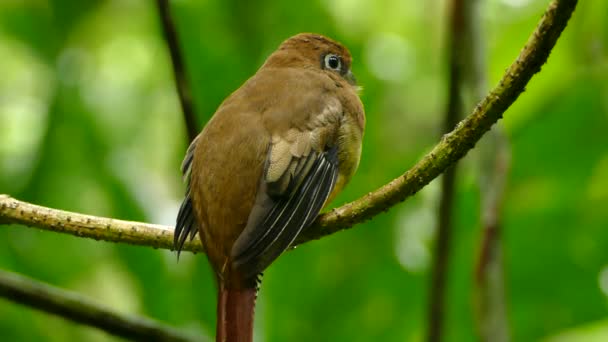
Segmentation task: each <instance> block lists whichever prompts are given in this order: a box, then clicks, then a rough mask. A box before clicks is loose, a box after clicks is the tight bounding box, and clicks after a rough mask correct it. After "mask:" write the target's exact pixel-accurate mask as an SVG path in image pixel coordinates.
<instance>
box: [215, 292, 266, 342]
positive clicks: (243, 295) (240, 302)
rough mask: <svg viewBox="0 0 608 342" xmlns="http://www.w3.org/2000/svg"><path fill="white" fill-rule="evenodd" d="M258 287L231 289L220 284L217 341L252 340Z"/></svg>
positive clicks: (247, 341)
mask: <svg viewBox="0 0 608 342" xmlns="http://www.w3.org/2000/svg"><path fill="white" fill-rule="evenodd" d="M256 295H257V288H256V287H252V288H242V289H229V288H226V287H224V286H223V285H221V284H220V287H219V294H218V298H217V328H216V329H217V330H216V342H252V341H253V314H254V308H255V299H256Z"/></svg>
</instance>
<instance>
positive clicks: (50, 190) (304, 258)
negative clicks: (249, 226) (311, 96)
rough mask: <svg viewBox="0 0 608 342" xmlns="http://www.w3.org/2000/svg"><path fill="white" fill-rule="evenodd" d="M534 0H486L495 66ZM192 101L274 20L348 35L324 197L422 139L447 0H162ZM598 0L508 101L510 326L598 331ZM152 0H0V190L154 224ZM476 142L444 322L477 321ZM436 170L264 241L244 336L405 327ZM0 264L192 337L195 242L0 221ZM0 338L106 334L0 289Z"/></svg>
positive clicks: (239, 76) (281, 32)
mask: <svg viewBox="0 0 608 342" xmlns="http://www.w3.org/2000/svg"><path fill="white" fill-rule="evenodd" d="M547 4H548V1H547V0H487V1H484V4H483V7H482V20H483V23H482V27H483V31H482V37H483V40H484V42H483V44H484V46H485V48H486V51H487V58H488V59H487V65H488V70H487V71H488V78H489V83H490V84H495V83H496V82H497V80H498V79H499V77H500V76H501V74H502V72H503V71H504V70H505V68H506V67H507V66H508V65H509V64H510V62H511V61H512V60H513V59H514V58H515V56H516V55H517V53H518V52H519V49H520V48H521V47H522V46H523V44H524V42H525V41H526V39H527V37H528V35H529V34H530V32H531V31H532V29H533V28H534V26H535V24H536V22H537V20H538V19H539V18H540V15H541V14H542V12H543V11H544V8H545V7H546V5H547ZM172 10H173V15H174V20H175V22H176V25H177V28H178V31H179V33H180V39H181V43H182V46H183V50H184V53H185V57H186V65H187V69H188V71H189V77H190V79H191V81H192V88H193V95H194V100H195V105H196V108H197V113H198V115H199V117H198V120H199V123H200V125H201V127H202V125H203V123H204V122H205V121H206V120H207V119H208V118H209V117H210V115H211V114H212V113H213V111H214V109H215V108H216V107H217V106H218V105H219V103H220V102H221V101H222V99H223V98H224V97H226V96H227V95H228V94H229V93H230V92H231V91H232V90H234V89H236V88H237V87H238V86H239V85H240V84H241V83H242V82H243V81H244V80H245V79H247V77H249V76H250V75H252V74H253V73H254V72H255V71H256V69H257V68H258V67H259V66H260V65H261V63H262V62H263V61H264V59H265V57H266V56H267V55H268V54H269V53H270V52H271V51H273V50H274V49H275V48H276V47H277V46H278V44H279V43H280V42H281V41H282V40H284V39H285V38H287V37H289V36H291V35H293V34H295V33H298V32H305V31H309V32H319V33H323V34H326V35H328V36H331V37H333V38H335V39H337V40H340V41H342V42H343V43H345V44H346V45H347V46H348V47H349V48H350V49H351V51H352V53H353V55H354V58H355V63H354V67H353V68H354V72H355V74H356V75H357V78H358V80H359V81H360V83H361V84H362V85H363V86H364V87H365V90H364V92H363V95H362V97H363V102H364V103H365V106H366V111H367V120H368V121H367V131H366V135H365V146H364V150H363V159H362V163H361V166H360V169H359V172H358V174H357V175H356V176H355V177H354V179H353V181H352V183H351V184H350V186H349V187H348V188H347V189H346V190H345V192H344V193H343V194H342V195H341V196H340V197H339V198H338V199H337V200H336V202H335V204H336V205H338V204H340V203H344V202H346V201H349V200H353V199H355V198H357V197H358V196H361V195H363V194H365V193H367V192H369V191H371V190H373V189H375V188H377V187H378V186H380V185H382V184H384V183H386V182H388V181H390V180H391V179H393V178H394V177H396V176H398V175H400V174H401V173H402V172H404V171H405V170H406V169H408V168H409V167H410V166H412V165H413V164H414V163H415V162H416V161H417V160H418V159H419V158H420V157H421V156H422V155H423V154H424V153H425V152H426V151H428V150H429V149H430V148H431V147H432V146H433V144H434V143H435V142H436V141H437V140H438V137H439V136H440V129H441V123H442V118H443V111H444V107H445V100H446V93H447V92H446V78H447V77H446V70H447V66H446V63H445V61H446V58H445V57H446V56H445V51H444V47H445V46H446V42H445V39H446V37H447V34H446V25H447V16H446V14H447V6H446V3H445V1H437V0H434V1H414V0H410V1H397V0H381V1H373V2H372V1H363V0H336V1H330V0H318V1H308V2H300V3H295V2H284V1H276V0H264V1H258V2H255V3H254V2H241V1H236V0H231V1H219V0H206V1H195V0H179V1H174V2H173V4H172ZM607 18H608V2H607V1H604V0H587V1H581V3H580V4H579V6H578V8H577V10H576V12H575V14H574V17H573V19H572V20H571V22H570V24H569V25H568V27H567V29H566V31H565V33H564V34H563V35H562V38H561V39H560V40H559V41H558V44H557V47H556V48H555V49H554V51H553V53H552V55H551V57H550V59H549V63H548V65H546V66H544V67H543V70H542V71H541V73H540V74H539V75H537V76H536V77H535V78H534V79H533V80H532V82H531V83H530V84H529V86H528V87H527V90H526V92H525V93H524V94H523V95H522V96H521V97H520V99H519V100H517V102H516V103H515V104H514V105H513V106H512V107H511V108H510V109H509V110H508V111H507V112H506V114H505V117H504V120H502V121H501V124H502V125H504V128H505V131H506V133H507V135H508V137H509V138H510V140H511V142H512V154H513V156H512V167H511V172H510V175H509V179H508V187H507V192H506V198H505V205H504V216H503V222H504V252H505V272H506V284H505V286H506V288H507V304H508V317H509V320H510V328H511V334H512V337H513V340H514V341H536V340H541V341H593V338H595V339H596V340H597V341H606V340H608V20H607ZM186 140H187V139H186V137H185V129H184V124H183V119H182V116H181V112H180V108H179V103H178V100H177V97H176V93H175V89H174V84H173V78H172V73H171V68H170V60H169V57H168V53H167V49H166V45H165V42H164V40H163V38H162V34H161V30H160V27H159V18H158V14H157V11H156V8H155V6H154V2H153V1H147V0H113V1H70V0H52V1H44V0H21V1H20V0H4V1H2V2H0V193H7V194H10V195H11V196H14V197H16V198H18V199H21V200H25V201H30V202H33V203H36V204H41V205H45V206H50V207H55V208H61V209H65V210H71V211H77V212H83V213H88V214H93V215H100V216H108V217H115V218H121V219H128V220H141V221H147V222H153V223H161V224H172V223H173V222H174V218H175V216H176V213H177V209H178V206H179V203H180V200H181V196H182V194H183V191H184V185H183V184H182V182H181V177H180V173H179V165H180V162H181V158H182V156H183V154H184V152H185V149H186V147H187V141H186ZM474 164H475V152H473V153H472V154H470V155H469V156H467V158H465V160H464V163H463V164H462V168H461V170H462V171H461V172H460V174H459V178H458V182H457V183H458V186H457V198H456V200H457V205H456V207H457V208H456V217H455V222H456V226H455V229H454V238H453V249H452V256H451V258H450V262H449V266H450V278H449V283H448V292H447V296H448V297H447V305H446V309H445V310H446V311H445V313H446V317H447V318H446V319H447V321H446V327H445V329H446V330H445V336H446V338H447V341H470V340H476V338H477V337H476V336H477V335H476V332H475V316H474V310H473V306H474V303H473V302H474V300H473V299H474V291H475V287H474V286H473V273H474V267H475V260H476V257H477V254H478V253H479V244H480V239H481V233H480V224H479V191H478V186H477V181H476V179H477V178H476V167H475V166H474ZM438 188H439V187H438V183H437V182H433V183H431V185H429V186H428V187H426V188H425V190H423V191H422V192H421V193H419V194H417V195H416V196H415V197H413V198H410V199H408V200H407V201H406V202H405V203H403V204H400V205H398V206H396V207H394V208H393V209H392V210H391V211H390V212H389V213H386V214H382V215H379V216H377V217H376V218H374V219H373V220H372V221H370V222H367V223H365V224H361V225H358V226H357V227H355V228H354V229H351V230H348V231H345V232H341V233H338V234H335V235H333V236H330V237H327V238H324V239H322V240H321V241H317V242H312V243H309V244H306V245H304V246H302V247H300V248H298V249H297V250H296V251H294V252H290V253H287V254H285V255H284V256H282V257H281V258H280V259H279V260H278V261H277V262H276V263H275V264H274V265H273V266H272V267H270V269H269V270H268V271H267V272H266V275H265V277H264V283H263V288H262V291H261V293H260V296H259V300H258V308H257V317H256V336H257V340H259V341H421V340H423V339H424V336H425V334H426V332H425V329H426V326H427V322H426V302H427V296H428V288H429V278H430V262H431V260H432V256H431V253H432V242H433V239H434V234H435V225H436V214H435V212H436V207H437V198H438ZM0 267H1V268H2V269H6V270H11V271H15V272H19V273H21V274H25V275H28V276H31V277H34V278H36V279H40V280H42V281H45V282H48V283H51V284H54V285H57V286H60V287H63V288H66V289H70V290H73V291H77V292H80V293H83V294H86V295H88V296H90V297H92V298H94V299H96V300H98V301H99V302H102V303H105V304H108V305H110V306H111V307H113V308H114V309H116V310H117V311H120V312H126V313H136V314H141V315H146V316H149V317H153V318H156V319H158V320H161V321H164V322H167V323H169V324H171V325H174V326H176V327H180V328H183V329H185V330H188V331H191V332H194V333H197V334H201V335H203V336H212V335H213V330H214V324H215V323H214V322H215V318H214V315H215V304H214V303H215V290H214V284H213V281H212V277H211V273H210V270H209V267H208V265H207V262H206V260H205V258H204V257H203V256H202V255H191V254H189V253H186V254H185V255H183V256H182V258H181V259H180V261H179V263H178V262H176V258H175V255H174V254H173V253H171V252H169V251H162V250H154V249H152V248H145V247H134V246H128V245H120V244H113V243H106V242H96V241H92V240H87V239H81V238H76V237H72V236H66V235H61V234H55V233H51V232H43V231H38V230H34V229H26V228H24V227H21V226H3V227H1V229H0ZM0 336H2V340H5V341H113V340H117V339H116V338H114V337H111V336H108V335H106V334H105V333H102V332H99V331H97V330H94V329H91V328H88V327H83V326H79V325H75V324H73V323H71V322H67V321H64V320H63V319H61V318H57V317H54V316H50V315H47V314H44V313H41V312H38V311H34V310H31V309H29V308H24V307H21V306H18V305H16V304H13V303H11V302H8V301H6V300H3V299H0Z"/></svg>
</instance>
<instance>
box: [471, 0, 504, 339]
mask: <svg viewBox="0 0 608 342" xmlns="http://www.w3.org/2000/svg"><path fill="white" fill-rule="evenodd" d="M480 2H481V1H479V0H471V2H470V6H471V15H472V16H473V18H472V20H471V23H472V24H473V25H472V26H471V32H470V36H471V37H472V43H473V44H472V45H470V48H469V49H468V51H469V53H468V57H467V58H468V60H470V61H472V63H471V70H470V73H469V74H470V75H471V77H468V78H467V80H466V81H467V87H468V89H469V90H470V92H471V94H472V96H473V97H474V99H475V101H477V100H478V99H480V98H482V97H483V96H484V94H485V93H486V91H487V88H488V86H487V79H488V77H487V75H486V63H485V59H486V58H485V55H486V53H485V49H484V48H483V46H482V45H484V44H483V38H482V37H481V36H482V34H481V32H483V30H482V29H481V27H480V26H481V25H482V22H483V21H482V20H481V15H480ZM478 158H479V160H478V164H479V165H478V168H479V173H478V175H479V179H478V184H479V190H480V201H481V205H480V208H481V210H480V211H481V220H480V221H481V225H482V233H481V234H482V236H483V237H482V239H481V242H480V244H481V247H480V252H479V256H478V261H477V269H476V272H475V288H474V290H473V297H474V303H475V309H476V310H475V311H476V314H477V315H476V316H477V321H476V323H477V324H476V328H477V333H478V336H479V339H480V341H484V342H490V341H491V342H507V341H510V340H511V337H510V335H511V334H510V331H509V321H508V317H507V304H506V303H507V300H506V294H505V292H506V290H505V270H504V263H503V252H502V238H501V237H502V232H501V208H502V201H503V199H504V194H505V188H506V182H507V178H508V174H509V166H510V161H511V149H510V143H509V140H508V138H507V136H506V135H505V133H504V131H503V128H502V127H501V125H498V126H497V127H495V129H493V130H492V131H490V132H489V133H488V134H487V135H486V136H484V138H483V140H482V143H481V144H480V148H479V151H478Z"/></svg>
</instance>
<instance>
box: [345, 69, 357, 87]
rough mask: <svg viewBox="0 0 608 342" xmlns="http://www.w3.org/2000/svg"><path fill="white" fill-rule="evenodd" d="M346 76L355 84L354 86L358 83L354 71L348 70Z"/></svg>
mask: <svg viewBox="0 0 608 342" xmlns="http://www.w3.org/2000/svg"><path fill="white" fill-rule="evenodd" d="M344 78H345V79H346V81H347V82H348V83H350V84H351V85H354V86H356V85H357V79H356V78H355V75H353V72H352V71H350V70H348V72H347V73H346V75H344Z"/></svg>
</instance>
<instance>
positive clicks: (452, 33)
mask: <svg viewBox="0 0 608 342" xmlns="http://www.w3.org/2000/svg"><path fill="white" fill-rule="evenodd" d="M471 19H472V18H471V15H470V4H469V3H468V2H467V1H465V0H454V1H452V3H451V8H450V25H449V26H448V35H447V36H448V47H447V54H448V65H449V79H448V101H447V108H446V111H445V118H444V130H443V131H444V132H449V131H450V130H452V129H453V128H454V126H456V124H457V123H458V120H459V119H460V117H461V116H462V115H463V107H464V104H463V99H462V97H463V92H462V88H463V84H462V83H463V77H464V74H465V69H466V64H467V63H470V61H469V60H467V59H466V58H465V56H466V50H467V46H466V43H467V40H468V39H470V37H468V36H467V35H468V32H469V31H470V30H469V26H470V25H471ZM471 43H472V42H471ZM455 181H456V165H453V166H452V167H449V168H448V169H447V170H446V171H445V173H444V174H443V176H442V179H441V198H440V201H439V211H438V216H439V219H438V226H437V235H436V239H435V250H434V253H433V255H434V259H433V269H432V270H433V272H432V276H431V287H430V294H429V302H428V305H429V307H428V322H429V326H428V336H427V341H429V342H438V341H441V340H442V339H443V321H444V318H445V312H446V311H447V310H445V287H446V283H447V278H448V259H449V255H450V250H451V240H452V238H451V237H452V230H453V227H454V225H453V224H452V222H453V217H454V214H453V212H454V210H453V209H454V191H455V187H456V186H455V184H456V183H455Z"/></svg>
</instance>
